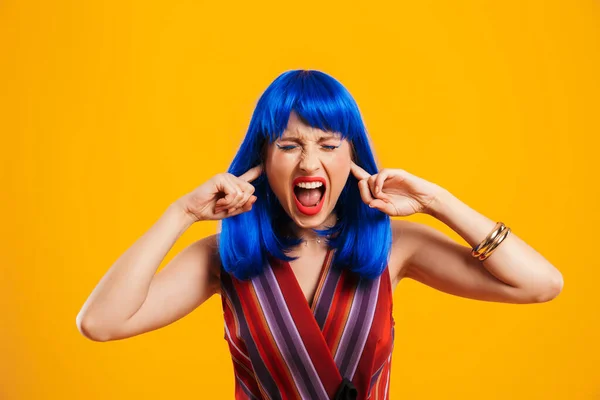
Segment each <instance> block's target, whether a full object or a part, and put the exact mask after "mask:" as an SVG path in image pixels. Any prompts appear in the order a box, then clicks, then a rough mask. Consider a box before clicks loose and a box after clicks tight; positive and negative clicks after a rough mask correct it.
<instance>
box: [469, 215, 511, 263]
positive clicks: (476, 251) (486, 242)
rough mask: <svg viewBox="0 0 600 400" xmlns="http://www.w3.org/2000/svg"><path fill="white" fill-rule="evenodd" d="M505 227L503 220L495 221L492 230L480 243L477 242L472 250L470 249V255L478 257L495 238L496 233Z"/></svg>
mask: <svg viewBox="0 0 600 400" xmlns="http://www.w3.org/2000/svg"><path fill="white" fill-rule="evenodd" d="M505 228H506V225H504V223H503V222H497V223H496V226H495V227H494V229H493V230H492V232H490V234H489V235H487V237H486V238H485V239H483V240H482V241H481V243H479V244H478V245H477V246H476V247H475V248H473V250H472V251H471V255H472V256H473V257H475V258H479V256H480V255H481V254H483V253H484V252H485V251H486V250H487V248H488V247H489V246H490V245H491V244H492V242H493V241H494V239H496V237H498V235H499V234H500V233H502V231H504V229H505Z"/></svg>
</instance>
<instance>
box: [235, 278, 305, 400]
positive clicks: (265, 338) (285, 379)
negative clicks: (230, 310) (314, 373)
mask: <svg viewBox="0 0 600 400" xmlns="http://www.w3.org/2000/svg"><path fill="white" fill-rule="evenodd" d="M233 281H234V285H235V288H236V291H237V293H238V296H239V297H240V303H241V304H242V307H243V308H244V314H245V315H246V321H247V322H248V328H249V329H250V333H251V335H252V338H253V339H254V341H255V343H256V347H257V349H258V352H259V353H260V356H261V358H262V360H263V361H264V363H265V366H266V367H267V370H268V371H269V372H270V373H271V376H272V377H273V380H274V381H275V384H276V385H277V387H278V388H279V389H280V392H281V397H282V399H294V398H296V399H300V394H299V393H298V390H297V388H296V384H295V382H294V379H293V378H292V376H291V373H290V371H289V369H288V366H287V364H286V363H285V360H284V359H283V357H282V356H281V353H280V351H279V348H278V347H277V345H276V343H275V340H274V338H273V334H272V333H271V330H270V328H269V326H268V324H267V321H266V319H265V316H264V314H263V312H262V309H261V307H260V303H259V301H258V298H257V297H256V293H255V292H254V287H253V286H252V283H251V281H243V282H241V281H239V280H237V279H234V280H233Z"/></svg>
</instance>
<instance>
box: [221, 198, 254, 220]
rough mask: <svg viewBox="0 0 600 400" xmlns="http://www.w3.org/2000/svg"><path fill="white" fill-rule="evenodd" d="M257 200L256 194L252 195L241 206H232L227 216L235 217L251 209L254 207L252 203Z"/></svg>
mask: <svg viewBox="0 0 600 400" xmlns="http://www.w3.org/2000/svg"><path fill="white" fill-rule="evenodd" d="M255 202H256V196H252V197H251V198H250V199H249V200H248V201H247V202H246V203H244V204H243V205H241V206H239V207H235V208H231V209H229V210H228V211H227V217H233V216H234V215H239V214H242V213H245V212H247V211H250V210H251V209H252V205H253V204H254V203H255Z"/></svg>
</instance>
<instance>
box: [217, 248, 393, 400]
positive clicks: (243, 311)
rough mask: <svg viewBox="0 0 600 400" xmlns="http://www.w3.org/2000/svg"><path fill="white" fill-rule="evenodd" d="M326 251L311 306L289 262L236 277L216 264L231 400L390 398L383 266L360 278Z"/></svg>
mask: <svg viewBox="0 0 600 400" xmlns="http://www.w3.org/2000/svg"><path fill="white" fill-rule="evenodd" d="M334 252H335V249H329V250H328V251H327V255H326V257H325V261H324V263H323V265H322V267H321V273H320V277H319V283H318V286H317V290H316V293H315V296H314V300H313V304H312V307H311V306H310V305H309V304H308V302H307V301H306V298H305V296H304V294H303V292H302V289H301V288H300V285H299V283H298V281H297V280H296V277H295V275H294V272H293V270H292V268H291V266H290V264H289V263H288V262H285V261H281V260H277V259H274V258H269V262H268V263H267V265H265V268H264V271H263V272H262V273H261V274H260V275H258V276H255V277H253V278H252V279H249V280H238V279H236V278H235V277H234V276H233V275H230V274H228V273H227V272H226V271H225V270H224V269H223V267H222V266H221V299H222V304H223V317H224V321H225V335H224V338H225V340H226V341H227V343H228V346H229V350H230V352H231V358H232V360H233V370H234V375H235V398H236V399H272V400H276V399H311V400H317V399H360V400H362V399H372V400H379V399H388V398H389V385H390V368H391V360H392V350H393V347H394V319H393V317H392V288H391V282H390V276H389V272H388V269H387V267H386V269H385V270H384V272H383V273H382V274H381V275H380V276H379V277H378V278H375V279H371V280H369V279H363V278H360V277H359V276H358V275H356V274H354V273H353V272H351V271H349V270H347V269H340V268H336V267H335V265H333V263H332V260H333V255H334Z"/></svg>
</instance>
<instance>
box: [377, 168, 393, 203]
mask: <svg viewBox="0 0 600 400" xmlns="http://www.w3.org/2000/svg"><path fill="white" fill-rule="evenodd" d="M389 177H390V173H389V172H388V171H385V170H384V171H381V172H380V173H378V174H377V175H376V176H375V179H374V182H373V186H374V188H373V194H374V195H375V197H377V198H379V199H384V200H390V197H389V196H388V195H387V194H385V193H383V184H384V183H385V181H386V179H387V178H389Z"/></svg>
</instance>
